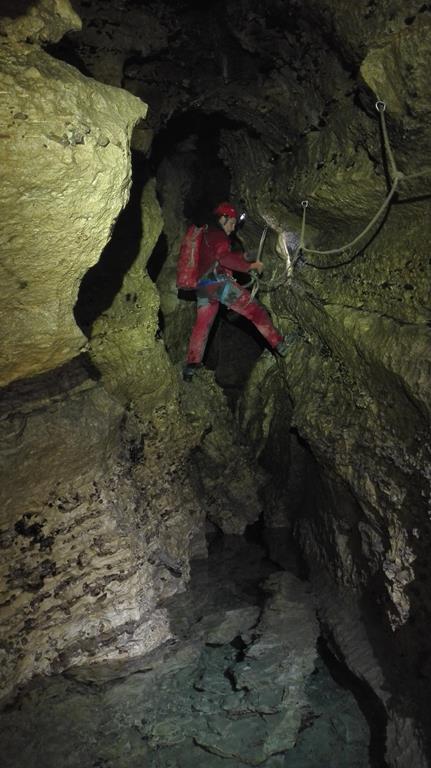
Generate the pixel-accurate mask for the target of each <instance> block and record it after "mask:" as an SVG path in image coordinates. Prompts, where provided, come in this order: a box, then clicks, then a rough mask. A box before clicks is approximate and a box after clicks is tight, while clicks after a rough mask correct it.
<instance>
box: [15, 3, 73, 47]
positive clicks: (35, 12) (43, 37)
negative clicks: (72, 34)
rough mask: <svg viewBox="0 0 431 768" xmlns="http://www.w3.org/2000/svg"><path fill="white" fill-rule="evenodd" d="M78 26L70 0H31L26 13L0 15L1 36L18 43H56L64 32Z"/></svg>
mask: <svg viewBox="0 0 431 768" xmlns="http://www.w3.org/2000/svg"><path fill="white" fill-rule="evenodd" d="M18 10H19V8H18ZM6 12H7V9H6ZM81 28H82V22H81V19H80V18H79V16H78V14H77V13H75V11H74V10H73V8H72V6H71V4H70V2H69V0H33V2H31V3H30V5H29V7H28V9H27V10H26V13H25V14H23V15H18V17H16V14H14V17H13V18H8V17H6V18H0V35H5V36H7V37H8V38H9V39H10V40H16V41H19V42H29V43H46V42H53V43H55V42H57V41H58V40H60V39H61V38H62V37H63V35H64V34H65V32H69V31H71V30H80V29H81Z"/></svg>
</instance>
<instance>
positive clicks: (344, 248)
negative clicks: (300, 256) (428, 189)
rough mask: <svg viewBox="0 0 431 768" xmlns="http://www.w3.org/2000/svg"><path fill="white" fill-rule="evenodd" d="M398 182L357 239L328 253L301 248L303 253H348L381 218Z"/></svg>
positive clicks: (394, 183)
mask: <svg viewBox="0 0 431 768" xmlns="http://www.w3.org/2000/svg"><path fill="white" fill-rule="evenodd" d="M399 181H400V179H399V178H396V179H395V180H394V182H393V184H392V187H391V189H390V192H389V194H388V195H387V197H386V198H385V200H384V202H383V203H382V205H381V206H380V208H379V210H378V211H377V213H376V215H375V216H373V218H372V219H371V221H370V222H369V224H367V226H366V227H365V229H363V230H362V232H360V233H359V235H357V237H355V238H354V240H351V241H350V243H346V244H345V245H342V246H341V247H340V248H331V249H330V250H328V251H314V250H313V249H311V248H305V246H303V247H302V250H303V251H304V253H315V254H318V255H319V256H332V255H334V254H336V253H345V252H346V251H348V250H350V249H351V248H353V246H355V245H356V243H359V242H360V240H362V238H363V237H364V236H365V235H367V234H368V232H369V231H370V229H372V228H373V226H374V224H375V223H376V222H377V221H378V220H379V219H380V216H382V214H383V213H384V212H385V210H386V208H387V207H388V206H389V203H390V202H391V200H392V198H393V196H394V194H395V192H396V190H397V187H398V183H399ZM304 218H305V209H304ZM306 263H307V264H308V263H309V262H306ZM310 266H312V265H310Z"/></svg>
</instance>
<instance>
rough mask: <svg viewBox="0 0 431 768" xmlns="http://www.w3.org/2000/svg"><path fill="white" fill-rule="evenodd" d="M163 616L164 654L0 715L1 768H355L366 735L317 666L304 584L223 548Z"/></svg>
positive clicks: (37, 690)
mask: <svg viewBox="0 0 431 768" xmlns="http://www.w3.org/2000/svg"><path fill="white" fill-rule="evenodd" d="M163 607H164V608H165V609H167V611H168V615H169V620H170V624H171V628H172V630H173V632H174V638H173V639H172V640H171V641H170V643H169V644H168V645H167V646H166V647H165V648H164V649H163V651H161V652H159V653H158V654H156V655H153V656H152V655H151V654H150V655H148V656H145V657H143V658H142V659H141V661H139V660H137V659H135V661H134V668H133V670H129V672H128V673H126V674H124V669H123V671H121V667H118V666H117V665H114V666H110V665H109V664H108V665H101V666H99V667H98V668H95V667H92V668H91V671H90V670H89V669H87V670H86V669H85V668H84V667H82V668H81V669H80V670H79V672H76V671H75V672H74V671H73V670H70V671H69V672H67V671H66V672H65V673H64V675H61V676H57V677H52V678H50V679H47V680H45V681H43V682H39V683H38V682H35V683H34V684H33V685H32V687H31V688H30V689H29V690H27V691H26V692H24V693H23V694H21V696H20V697H19V698H18V699H17V700H16V701H15V702H13V703H11V704H10V705H9V706H8V707H7V709H6V710H5V711H4V712H3V715H2V719H1V724H0V749H1V752H2V758H3V765H4V766H5V768H19V767H20V766H24V765H26V766H31V767H32V768H54V766H58V765H59V764H61V765H64V766H66V765H67V766H70V768H75V766H76V768H77V767H78V766H80V768H81V767H82V768H90V767H91V768H96V767H97V768H101V767H102V766H103V767H104V768H111V767H112V768H122V767H124V768H126V766H127V768H131V767H132V768H133V767H134V766H136V767H137V766H138V765H139V766H142V764H143V762H144V764H145V765H146V766H149V767H150V766H151V768H156V766H162V767H163V768H168V767H171V768H173V767H174V766H175V767H177V768H193V767H194V766H196V768H198V766H202V765H205V766H207V765H208V766H212V767H214V768H216V767H217V766H220V768H222V766H232V768H236V767H238V768H239V767H240V766H245V765H256V766H257V765H262V766H265V767H266V768H284V766H289V768H290V766H294V768H315V766H316V765H327V766H334V768H335V766H337V768H351V767H352V766H353V767H354V768H367V766H368V765H369V760H368V740H369V735H368V727H367V725H366V722H365V720H364V718H363V716H362V714H361V713H360V711H359V709H358V706H357V704H356V702H355V700H354V698H353V696H352V694H351V693H350V692H349V691H347V690H343V689H342V688H341V687H339V686H338V685H337V684H336V683H335V682H334V680H333V679H332V678H331V676H330V674H329V672H328V669H327V668H326V666H325V665H324V664H323V662H322V660H321V659H320V658H319V657H318V655H317V650H316V642H317V638H318V632H319V629H318V624H317V621H316V618H315V609H314V604H313V599H312V597H311V593H310V590H309V586H308V585H307V583H306V582H304V581H301V580H300V579H299V578H298V576H297V575H295V574H294V573H292V572H287V571H280V570H274V565H273V564H272V563H271V562H270V561H268V560H266V559H265V558H264V553H263V550H262V549H261V548H260V547H259V546H258V545H256V544H253V543H252V542H250V541H245V540H244V539H241V538H240V537H237V536H231V537H224V538H222V539H221V540H220V539H216V540H215V541H214V542H213V544H212V546H211V547H210V556H209V558H208V560H204V561H203V560H198V561H195V562H194V564H193V568H192V579H191V583H190V586H189V589H188V590H187V591H186V592H185V593H183V595H181V596H177V598H176V599H170V600H168V601H165V602H164V606H163ZM97 669H98V671H97Z"/></svg>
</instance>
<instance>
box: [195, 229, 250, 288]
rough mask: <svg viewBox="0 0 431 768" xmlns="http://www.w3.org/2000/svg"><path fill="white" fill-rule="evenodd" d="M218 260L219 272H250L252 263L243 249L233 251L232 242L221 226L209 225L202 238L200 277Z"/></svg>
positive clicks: (227, 273) (228, 273) (229, 273)
mask: <svg viewBox="0 0 431 768" xmlns="http://www.w3.org/2000/svg"><path fill="white" fill-rule="evenodd" d="M215 262H218V267H217V272H218V274H226V275H231V274H232V271H235V272H248V271H249V269H250V263H249V262H247V261H246V259H245V254H244V252H243V251H232V249H231V243H230V240H229V238H228V236H227V235H226V233H225V232H224V231H223V229H222V228H221V227H208V229H207V230H206V231H205V232H204V236H203V238H202V245H201V249H200V257H199V278H201V277H202V276H203V275H205V274H206V273H207V272H209V271H210V270H211V268H213V267H214V266H215Z"/></svg>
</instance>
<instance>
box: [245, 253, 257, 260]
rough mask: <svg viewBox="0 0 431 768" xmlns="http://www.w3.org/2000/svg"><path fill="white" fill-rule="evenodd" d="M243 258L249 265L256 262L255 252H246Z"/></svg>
mask: <svg viewBox="0 0 431 768" xmlns="http://www.w3.org/2000/svg"><path fill="white" fill-rule="evenodd" d="M244 258H245V260H246V261H248V262H249V263H251V262H252V261H256V259H257V251H247V253H245V254H244Z"/></svg>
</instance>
